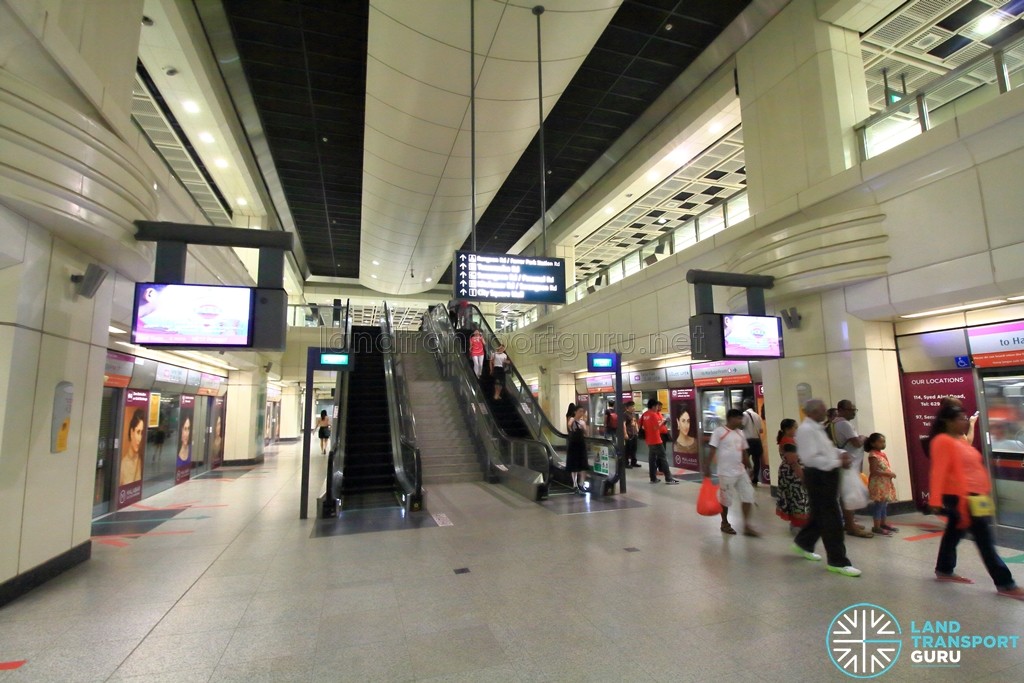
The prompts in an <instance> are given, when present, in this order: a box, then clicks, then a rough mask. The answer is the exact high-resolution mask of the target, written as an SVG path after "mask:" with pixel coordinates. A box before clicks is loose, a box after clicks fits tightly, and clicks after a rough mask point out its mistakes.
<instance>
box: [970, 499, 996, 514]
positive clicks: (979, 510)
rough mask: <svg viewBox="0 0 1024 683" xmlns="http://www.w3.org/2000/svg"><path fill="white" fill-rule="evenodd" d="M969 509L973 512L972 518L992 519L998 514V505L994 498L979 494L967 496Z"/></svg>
mask: <svg viewBox="0 0 1024 683" xmlns="http://www.w3.org/2000/svg"><path fill="white" fill-rule="evenodd" d="M967 507H968V508H969V509H970V511H971V517H991V516H992V515H994V514H995V513H996V504H995V501H993V500H992V496H989V495H985V494H978V495H974V496H967Z"/></svg>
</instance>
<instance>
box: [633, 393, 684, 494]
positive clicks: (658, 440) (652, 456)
mask: <svg viewBox="0 0 1024 683" xmlns="http://www.w3.org/2000/svg"><path fill="white" fill-rule="evenodd" d="M640 430H641V431H642V432H643V435H644V442H645V443H646V444H647V464H648V467H649V469H650V475H651V483H652V484H657V483H658V470H661V471H662V472H664V473H665V483H666V484H678V483H679V480H677V479H675V478H674V477H673V476H672V472H671V471H670V470H669V469H668V459H666V458H665V439H666V438H669V437H668V426H667V425H666V424H665V418H664V416H662V414H661V402H660V401H658V399H656V398H652V399H651V400H649V401H648V402H647V410H645V411H644V414H643V415H641V416H640Z"/></svg>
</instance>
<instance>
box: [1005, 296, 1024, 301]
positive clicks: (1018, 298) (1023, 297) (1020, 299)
mask: <svg viewBox="0 0 1024 683" xmlns="http://www.w3.org/2000/svg"><path fill="white" fill-rule="evenodd" d="M1006 300H1007V301H1024V296H1008V297H1006Z"/></svg>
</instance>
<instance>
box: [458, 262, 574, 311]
mask: <svg viewBox="0 0 1024 683" xmlns="http://www.w3.org/2000/svg"><path fill="white" fill-rule="evenodd" d="M454 274H455V277H454V282H455V298H456V299H467V300H473V301H510V302H516V303H531V304H564V303H565V259H560V258H548V257H537V256H513V255H510V254H478V253H476V252H471V251H457V252H455V270H454Z"/></svg>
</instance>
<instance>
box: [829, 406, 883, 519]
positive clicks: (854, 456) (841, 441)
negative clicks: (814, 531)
mask: <svg viewBox="0 0 1024 683" xmlns="http://www.w3.org/2000/svg"><path fill="white" fill-rule="evenodd" d="M856 418H857V406H855V405H854V404H853V401H851V400H849V399H845V398H844V399H843V400H842V401H840V402H839V403H837V404H836V419H835V420H833V421H832V423H831V425H830V430H831V431H829V434H830V435H831V436H832V440H833V441H835V444H836V446H838V447H839V448H841V449H843V450H844V451H846V452H847V453H849V454H850V469H851V470H853V471H854V472H856V473H857V476H858V477H859V476H860V474H861V472H863V471H864V437H863V436H860V435H859V434H857V429H856V428H855V427H854V426H853V424H852V423H851V422H850V421H851V420H854V419H856ZM853 513H854V511H853V510H847V509H846V508H845V507H844V508H843V528H844V529H845V531H846V533H848V534H849V535H851V536H856V537H858V538H871V537H872V536H874V534H872V533H871V532H870V531H868V530H867V529H865V528H864V527H863V526H861V525H860V524H858V523H857V518H856V517H855V516H854V514H853Z"/></svg>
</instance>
